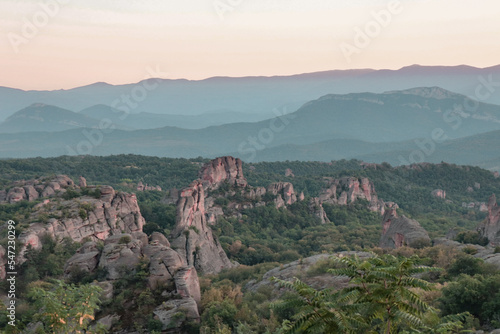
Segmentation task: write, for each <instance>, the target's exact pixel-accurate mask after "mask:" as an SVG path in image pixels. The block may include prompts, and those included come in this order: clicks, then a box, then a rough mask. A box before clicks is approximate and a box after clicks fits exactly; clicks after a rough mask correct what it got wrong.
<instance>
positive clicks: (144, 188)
mask: <svg viewBox="0 0 500 334" xmlns="http://www.w3.org/2000/svg"><path fill="white" fill-rule="evenodd" d="M136 189H137V191H151V190H156V191H161V187H160V186H149V185H148V184H143V183H142V182H141V181H139V183H137V188H136Z"/></svg>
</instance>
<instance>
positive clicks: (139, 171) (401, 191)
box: [0, 155, 500, 236]
mask: <svg viewBox="0 0 500 334" xmlns="http://www.w3.org/2000/svg"><path fill="white" fill-rule="evenodd" d="M206 161H207V160H205V159H203V158H196V159H172V158H157V157H147V156H139V155H116V156H109V157H92V156H85V157H59V158H33V159H13V160H0V185H2V187H4V188H5V187H7V186H8V185H9V184H11V183H12V181H13V180H21V179H33V178H38V177H43V176H50V175H54V174H65V175H69V176H70V177H72V178H73V179H74V180H78V177H79V176H84V177H85V178H86V179H87V182H88V183H89V184H96V185H98V184H106V185H111V186H113V187H115V188H116V189H119V190H123V191H128V192H138V191H137V185H138V184H140V183H142V184H143V185H150V186H153V187H156V186H159V187H161V189H162V192H161V193H160V192H158V193H157V194H155V195H154V196H153V195H148V194H147V193H140V196H139V201H140V205H141V209H142V210H144V211H146V212H148V211H150V210H153V208H152V207H148V205H149V206H150V205H152V204H151V202H152V201H153V202H157V201H158V200H159V199H161V198H164V197H166V196H168V192H169V190H170V189H173V188H176V189H182V188H184V187H186V186H188V185H189V184H190V183H191V182H192V180H194V179H196V178H197V177H198V171H199V169H200V166H201V165H202V164H203V163H205V162H206ZM243 170H244V174H245V176H246V178H247V180H248V183H249V185H252V186H267V185H269V184H270V183H272V182H279V181H286V182H291V183H292V184H293V185H294V187H295V189H296V191H297V192H298V193H300V192H304V195H305V196H306V197H307V196H318V194H319V192H320V191H321V189H322V188H324V186H325V181H328V179H329V178H338V177H342V176H354V177H368V178H369V179H370V180H372V181H373V183H374V185H375V189H376V191H377V194H378V196H379V198H380V199H382V200H384V201H393V202H396V203H398V205H399V207H400V208H401V209H402V210H403V211H404V212H405V213H406V214H407V215H410V216H412V217H413V218H415V219H419V221H420V222H421V224H422V225H423V226H424V227H425V228H426V229H427V230H428V231H429V232H430V233H431V235H434V236H442V235H444V234H445V233H446V232H447V231H448V230H449V229H450V228H455V227H457V226H458V227H462V228H466V229H473V228H474V226H475V225H476V224H477V223H478V222H480V221H481V220H482V219H484V217H485V212H484V206H483V210H480V209H481V205H482V204H484V203H487V201H488V198H489V196H491V195H492V194H493V193H496V194H497V195H498V194H499V193H500V178H498V177H497V175H496V174H494V173H492V172H490V171H487V170H484V169H481V168H478V167H472V166H457V165H451V164H446V163H441V164H420V165H413V166H411V167H391V166H390V165H389V164H377V165H375V164H365V163H362V162H361V161H358V160H349V161H347V160H340V161H334V162H330V163H324V162H300V161H286V162H262V163H253V164H247V163H244V164H243ZM287 170H288V174H289V175H288V176H287V175H286V174H287ZM437 189H441V190H444V191H445V192H446V197H445V198H439V197H436V196H433V195H432V192H433V191H434V190H437ZM138 193H139V192H138ZM151 196H153V197H151ZM154 205H158V204H157V203H156V204H154ZM155 208H156V209H158V208H157V207H156V206H155ZM153 211H154V210H153Z"/></svg>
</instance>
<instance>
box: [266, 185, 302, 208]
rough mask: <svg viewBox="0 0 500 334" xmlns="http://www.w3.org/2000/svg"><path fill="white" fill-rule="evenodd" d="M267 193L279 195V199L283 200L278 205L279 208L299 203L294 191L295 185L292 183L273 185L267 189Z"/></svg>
mask: <svg viewBox="0 0 500 334" xmlns="http://www.w3.org/2000/svg"><path fill="white" fill-rule="evenodd" d="M267 192H268V193H271V194H273V195H278V196H279V198H281V200H279V201H278V203H276V204H277V205H276V207H277V208H279V207H281V206H284V205H291V204H293V203H295V202H297V195H296V194H295V191H294V190H293V184H291V183H290V182H277V183H272V184H270V185H269V186H268V187H267ZM278 204H279V205H278Z"/></svg>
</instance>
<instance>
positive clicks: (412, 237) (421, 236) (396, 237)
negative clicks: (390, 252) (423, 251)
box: [380, 207, 430, 248]
mask: <svg viewBox="0 0 500 334" xmlns="http://www.w3.org/2000/svg"><path fill="white" fill-rule="evenodd" d="M422 245H430V238H429V235H428V233H427V231H426V230H425V229H424V228H423V227H422V226H420V224H419V223H418V221H416V220H414V219H410V218H407V217H406V216H401V217H400V216H398V214H397V212H396V208H394V207H388V208H387V209H386V212H385V214H384V217H383V220H382V237H381V239H380V247H382V248H399V247H403V246H410V247H415V246H422Z"/></svg>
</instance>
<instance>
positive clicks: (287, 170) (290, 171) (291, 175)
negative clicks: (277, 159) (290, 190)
mask: <svg viewBox="0 0 500 334" xmlns="http://www.w3.org/2000/svg"><path fill="white" fill-rule="evenodd" d="M285 176H286V177H295V174H293V171H292V170H291V169H290V168H287V169H286V170H285Z"/></svg>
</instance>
